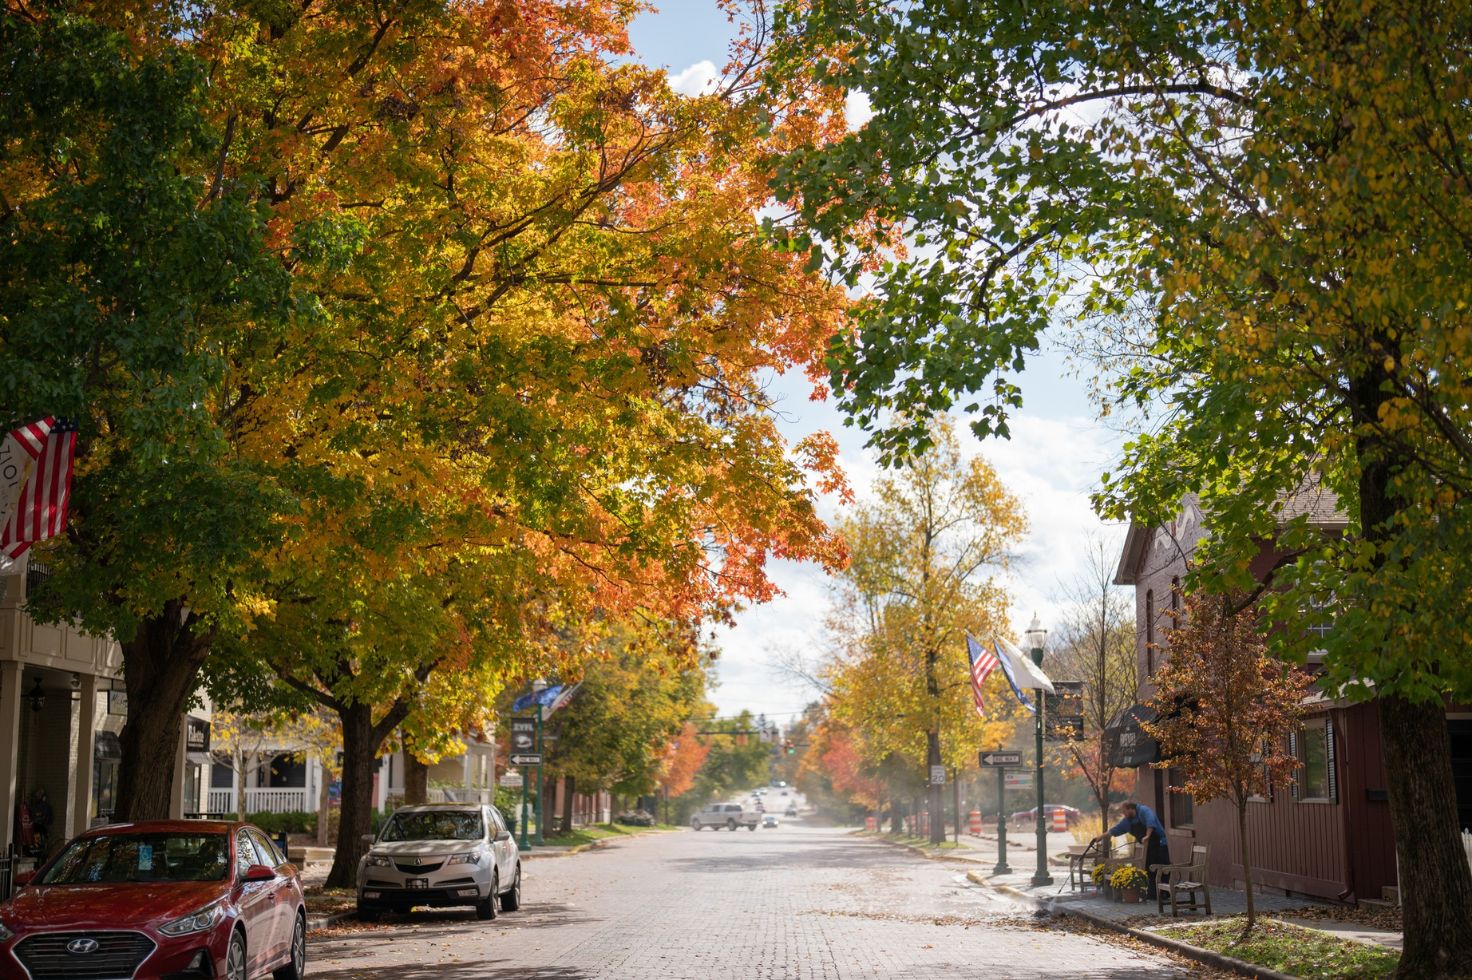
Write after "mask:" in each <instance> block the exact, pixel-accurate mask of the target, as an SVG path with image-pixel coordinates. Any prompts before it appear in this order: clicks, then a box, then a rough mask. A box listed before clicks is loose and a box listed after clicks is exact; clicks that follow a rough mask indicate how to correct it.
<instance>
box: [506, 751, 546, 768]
mask: <svg viewBox="0 0 1472 980" xmlns="http://www.w3.org/2000/svg"><path fill="white" fill-rule="evenodd" d="M511 764H512V765H513V766H540V765H541V764H542V753H540V752H522V753H520V754H518V755H513V756H512V757H511Z"/></svg>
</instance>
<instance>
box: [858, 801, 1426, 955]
mask: <svg viewBox="0 0 1472 980" xmlns="http://www.w3.org/2000/svg"><path fill="white" fill-rule="evenodd" d="M877 839H883V838H882V837H880V838H877ZM952 839H953V838H948V840H952ZM959 843H960V846H959V847H955V848H952V849H945V850H941V849H936V848H928V847H917V846H911V849H912V850H915V851H918V852H921V853H924V854H925V855H926V856H927V857H930V858H933V859H936V860H954V861H958V862H964V863H965V864H967V865H970V866H971V867H970V869H969V870H968V871H967V877H968V878H970V879H971V880H972V881H974V882H975V883H977V884H979V885H986V886H988V887H990V888H994V889H996V890H998V891H1001V892H1005V893H1007V894H1009V895H1012V896H1014V897H1016V898H1020V899H1024V900H1026V901H1029V902H1032V903H1033V904H1034V905H1036V906H1037V907H1038V908H1039V909H1042V910H1044V911H1048V912H1052V913H1055V914H1060V915H1076V916H1079V917H1080V918H1082V919H1084V920H1086V921H1089V922H1091V923H1093V924H1095V925H1098V926H1102V927H1104V928H1108V929H1112V930H1115V931H1119V932H1126V933H1128V934H1130V935H1133V936H1136V937H1137V938H1140V939H1144V940H1146V941H1149V942H1155V943H1158V944H1162V945H1170V946H1171V947H1172V948H1177V947H1179V946H1181V945H1183V944H1179V943H1175V942H1174V941H1172V940H1166V939H1164V938H1163V937H1160V936H1157V935H1155V934H1154V933H1155V930H1156V929H1158V928H1160V927H1162V926H1167V925H1188V924H1192V923H1197V922H1202V921H1205V920H1208V919H1210V920H1215V919H1222V918H1227V917H1230V916H1233V915H1241V914H1243V913H1244V912H1246V911H1247V895H1246V893H1245V892H1242V891H1239V890H1237V889H1233V888H1221V887H1216V886H1213V887H1212V889H1211V905H1212V915H1210V916H1207V915H1205V914H1204V913H1200V912H1182V913H1181V914H1180V915H1179V916H1177V917H1175V918H1172V917H1171V915H1170V909H1169V906H1167V907H1166V910H1165V913H1164V914H1161V913H1159V912H1157V910H1156V906H1155V903H1154V902H1153V901H1147V902H1141V903H1139V904H1129V905H1127V904H1125V903H1123V902H1114V901H1110V900H1108V899H1106V898H1104V897H1103V895H1101V894H1100V892H1099V891H1098V890H1097V889H1095V888H1093V887H1089V888H1083V887H1082V886H1080V887H1078V888H1077V890H1075V889H1072V888H1070V887H1069V881H1068V861H1067V858H1066V857H1063V856H1061V855H1064V854H1066V852H1067V849H1068V847H1069V845H1071V844H1073V843H1074V840H1073V838H1072V836H1071V835H1068V834H1049V835H1048V849H1049V851H1050V854H1051V857H1050V860H1049V872H1050V874H1051V875H1052V877H1053V883H1052V884H1051V885H1034V884H1033V883H1032V877H1033V874H1034V873H1035V871H1036V868H1037V862H1036V854H1037V851H1036V847H1035V843H1034V838H1033V837H1032V836H1031V835H1028V836H1027V838H1026V839H1025V840H1020V841H1019V840H1017V839H1016V838H1015V837H1014V836H1013V834H1012V833H1011V832H1010V831H1009V832H1008V834H1007V863H1008V865H1009V867H1010V871H1009V872H1007V873H1005V874H1000V875H999V874H995V873H994V868H995V866H996V863H997V840H996V832H995V831H994V830H992V831H987V832H983V834H982V836H980V837H972V836H971V835H969V834H966V833H962V834H961V837H960V841H959ZM1255 897H1256V903H1255V904H1256V906H1257V911H1258V912H1259V913H1262V914H1264V915H1266V916H1269V917H1272V918H1276V919H1279V920H1281V921H1283V922H1288V923H1292V924H1293V925H1297V926H1302V927H1303V928H1306V929H1314V930H1318V931H1320V932H1325V933H1329V934H1332V935H1334V936H1336V937H1338V938H1341V939H1352V940H1356V941H1359V942H1364V943H1371V944H1374V945H1378V946H1382V947H1388V948H1391V949H1395V950H1397V951H1398V950H1399V949H1400V948H1401V934H1400V932H1398V931H1396V930H1393V929H1385V928H1379V927H1375V926H1370V925H1365V924H1361V923H1357V922H1349V921H1336V920H1333V919H1322V918H1312V919H1310V918H1301V917H1298V916H1294V915H1292V914H1286V915H1285V914H1281V913H1285V912H1288V913H1291V912H1292V911H1295V910H1300V909H1305V908H1311V907H1316V906H1317V907H1323V908H1329V906H1327V905H1321V904H1320V903H1316V902H1313V901H1311V900H1309V899H1304V898H1285V897H1283V896H1281V895H1271V894H1263V893H1258V894H1257V895H1256V896H1255ZM1201 952H1205V951H1201ZM1207 955H1208V956H1211V955H1214V954H1207ZM1222 965H1225V964H1222Z"/></svg>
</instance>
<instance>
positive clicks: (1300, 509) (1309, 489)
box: [1114, 473, 1349, 585]
mask: <svg viewBox="0 0 1472 980" xmlns="http://www.w3.org/2000/svg"><path fill="white" fill-rule="evenodd" d="M1192 505H1194V506H1196V507H1197V508H1198V509H1199V508H1200V507H1201V501H1200V498H1199V497H1197V496H1196V495H1195V494H1193V493H1192V494H1186V495H1185V496H1184V497H1182V498H1181V508H1182V510H1183V511H1184V510H1185V509H1186V508H1187V507H1189V506H1192ZM1276 510H1277V523H1278V525H1279V526H1280V527H1281V526H1282V525H1284V524H1287V523H1288V522H1289V521H1291V520H1294V519H1295V518H1298V517H1303V516H1307V518H1308V523H1309V526H1310V527H1319V528H1324V529H1325V530H1343V529H1344V528H1346V527H1348V526H1349V515H1348V514H1346V513H1345V512H1344V511H1343V510H1341V509H1340V507H1339V498H1338V497H1337V496H1336V495H1335V493H1334V491H1333V490H1330V489H1329V488H1328V487H1326V486H1324V485H1323V483H1322V482H1320V480H1319V476H1318V474H1316V473H1314V474H1309V475H1308V476H1306V477H1304V480H1303V482H1302V483H1301V484H1299V485H1298V487H1296V488H1295V489H1293V490H1286V491H1283V492H1282V493H1279V494H1278V502H1277V507H1276ZM1159 530H1160V529H1159V528H1155V527H1149V526H1147V525H1144V524H1140V523H1137V522H1135V521H1131V522H1130V529H1129V531H1128V532H1127V533H1126V534H1125V539H1124V547H1123V548H1122V549H1121V552H1120V556H1119V565H1118V566H1117V567H1116V568H1115V571H1114V584H1115V585H1134V584H1135V583H1136V579H1137V577H1138V569H1139V567H1140V561H1141V559H1142V558H1143V557H1144V555H1145V553H1146V551H1147V550H1148V549H1149V547H1150V543H1151V541H1152V539H1154V537H1155V535H1156V533H1157V532H1158V531H1159Z"/></svg>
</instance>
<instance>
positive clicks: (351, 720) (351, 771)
mask: <svg viewBox="0 0 1472 980" xmlns="http://www.w3.org/2000/svg"><path fill="white" fill-rule="evenodd" d="M338 718H339V720H340V721H341V723H342V801H341V805H340V806H339V808H338V809H339V812H338V821H339V822H338V827H337V851H336V853H334V854H333V856H332V870H331V871H330V872H328V874H327V886H328V887H329V888H353V887H355V886H356V885H357V878H358V862H359V860H361V859H362V857H363V855H364V854H365V853H367V850H368V845H367V844H365V843H364V842H363V835H364V834H366V833H368V832H369V830H371V829H372V826H373V817H372V812H373V762H374V758H375V756H376V754H377V752H378V747H379V745H380V744H381V742H382V740H381V739H376V738H375V737H374V732H373V709H372V707H371V706H369V705H366V704H357V703H354V704H348V705H344V706H343V708H342V709H341V710H340V711H339V712H338Z"/></svg>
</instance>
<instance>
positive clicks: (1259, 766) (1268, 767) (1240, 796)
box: [1144, 594, 1311, 935]
mask: <svg viewBox="0 0 1472 980" xmlns="http://www.w3.org/2000/svg"><path fill="white" fill-rule="evenodd" d="M1240 605H1241V603H1240V600H1239V599H1237V598H1234V597H1231V596H1223V595H1207V594H1195V595H1191V596H1189V597H1188V598H1187V599H1186V607H1185V614H1184V617H1183V618H1182V619H1181V620H1178V621H1177V624H1176V626H1175V627H1174V628H1172V629H1169V630H1167V631H1166V638H1167V640H1168V642H1169V650H1170V655H1169V658H1168V659H1167V660H1166V662H1165V664H1164V666H1162V667H1161V668H1160V670H1159V671H1157V672H1156V674H1155V677H1154V681H1155V683H1156V685H1157V688H1156V694H1155V697H1154V699H1153V701H1152V702H1151V707H1153V708H1154V709H1155V710H1156V712H1157V713H1158V714H1159V715H1160V720H1159V721H1156V722H1154V723H1150V724H1146V725H1145V726H1144V727H1145V730H1146V732H1148V733H1149V734H1150V736H1151V737H1153V738H1155V739H1156V740H1158V741H1159V742H1160V755H1161V758H1162V759H1165V760H1168V763H1169V765H1171V766H1174V767H1175V768H1176V769H1178V770H1180V771H1181V772H1182V773H1183V774H1184V776H1185V785H1184V786H1183V787H1181V791H1183V792H1186V793H1190V794H1191V796H1192V797H1193V798H1194V799H1195V800H1196V801H1197V802H1201V803H1205V802H1209V801H1211V800H1218V799H1227V800H1230V801H1231V802H1232V805H1233V806H1235V807H1236V808H1237V839H1238V847H1239V857H1240V858H1241V861H1242V879H1243V884H1244V886H1245V890H1246V892H1247V924H1246V926H1245V927H1244V929H1243V934H1244V935H1245V934H1246V933H1248V932H1251V931H1252V928H1253V926H1254V925H1256V922H1257V910H1256V908H1255V906H1254V904H1253V896H1252V854H1251V851H1250V848H1249V842H1248V837H1247V803H1248V801H1249V800H1250V799H1252V797H1254V796H1258V795H1266V794H1267V793H1268V792H1269V787H1270V786H1271V785H1272V784H1273V783H1274V782H1277V781H1280V780H1284V779H1288V778H1291V776H1292V775H1293V773H1294V771H1295V770H1296V769H1297V768H1298V759H1297V758H1296V757H1295V756H1293V755H1291V754H1289V752H1288V736H1289V735H1290V734H1291V733H1292V732H1294V731H1295V730H1296V728H1297V727H1298V722H1299V718H1300V717H1301V716H1302V714H1303V700H1304V697H1305V696H1306V695H1307V694H1308V692H1309V685H1310V683H1311V682H1310V678H1309V676H1308V674H1307V673H1305V672H1304V671H1303V670H1301V669H1299V668H1298V667H1295V666H1293V665H1291V664H1287V663H1284V662H1282V661H1280V660H1275V659H1273V658H1272V657H1270V656H1268V654H1267V647H1266V644H1265V642H1264V638H1263V635H1262V633H1261V631H1260V627H1259V624H1258V621H1257V615H1256V611H1255V610H1254V609H1253V608H1251V607H1250V606H1249V607H1247V608H1240ZM1165 764H1166V763H1164V762H1162V763H1158V765H1165Z"/></svg>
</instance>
